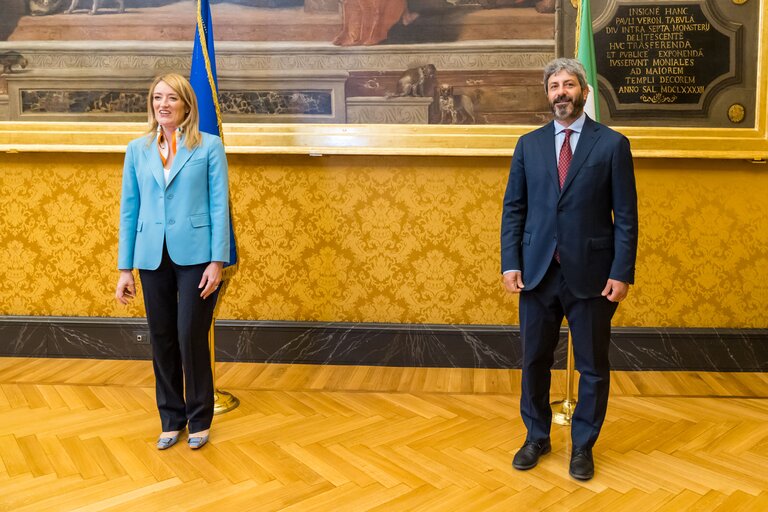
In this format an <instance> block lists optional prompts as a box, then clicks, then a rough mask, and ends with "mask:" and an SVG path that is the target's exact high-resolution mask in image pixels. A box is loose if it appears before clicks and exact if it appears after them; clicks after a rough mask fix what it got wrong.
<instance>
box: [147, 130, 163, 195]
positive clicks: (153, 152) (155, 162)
mask: <svg viewBox="0 0 768 512" xmlns="http://www.w3.org/2000/svg"><path fill="white" fill-rule="evenodd" d="M144 158H146V159H147V162H148V163H149V168H150V169H151V170H152V176H154V177H155V181H156V182H157V184H158V185H159V186H160V188H161V189H164V188H165V176H163V161H162V160H161V159H160V151H159V150H158V149H157V136H155V137H154V138H153V139H152V142H150V144H149V146H147V145H145V146H144Z"/></svg>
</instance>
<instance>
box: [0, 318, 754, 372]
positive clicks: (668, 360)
mask: <svg viewBox="0 0 768 512" xmlns="http://www.w3.org/2000/svg"><path fill="white" fill-rule="evenodd" d="M566 337H567V333H566V331H565V330H563V331H562V332H561V343H560V344H559V346H558V350H557V353H556V356H555V367H558V368H562V367H564V365H565V348H566V344H565V339H566ZM0 356H24V357H84V358H99V359H101V358H104V359H148V358H149V357H150V346H149V344H148V331H147V326H146V323H145V321H144V319H140V318H93V317H69V318H64V317H0ZM521 356H522V351H521V347H520V331H519V329H518V328H517V327H516V326H481V325H417V324H346V323H320V322H280V321H235V320H222V321H219V322H217V324H216V359H217V360H218V361H241V362H268V363H298V364H339V365H371V366H413V367H449V368H519V367H520V362H521ZM611 363H612V366H613V369H615V370H678V371H766V370H768V329H673V328H615V329H614V332H613V339H612V343H611Z"/></svg>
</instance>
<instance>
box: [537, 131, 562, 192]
mask: <svg viewBox="0 0 768 512" xmlns="http://www.w3.org/2000/svg"><path fill="white" fill-rule="evenodd" d="M538 142H539V148H540V150H539V151H540V154H541V155H543V156H544V168H545V169H546V170H547V174H549V178H550V181H551V182H552V186H553V187H555V192H558V193H559V189H560V183H559V182H558V177H557V162H556V161H555V158H556V156H557V155H556V154H555V127H554V121H550V122H549V123H547V124H545V125H544V127H543V129H542V131H541V135H540V136H539V141H538Z"/></svg>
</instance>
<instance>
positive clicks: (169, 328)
mask: <svg viewBox="0 0 768 512" xmlns="http://www.w3.org/2000/svg"><path fill="white" fill-rule="evenodd" d="M207 266H208V264H207V263H203V264H200V265H177V264H175V263H174V262H173V261H172V260H171V257H170V256H169V255H168V251H167V249H166V248H165V247H164V248H163V259H162V262H161V263H160V266H159V267H158V268H157V269H156V270H139V275H140V277H141V284H142V289H143V293H144V305H145V307H146V309H147V322H148V323H149V337H150V342H151V343H152V365H153V367H154V370H155V391H156V395H157V408H158V410H159V411H160V421H161V423H162V429H163V431H169V430H182V429H183V428H184V427H185V426H187V425H189V431H190V432H199V431H201V430H206V429H208V428H210V426H211V421H212V419H213V371H212V370H211V357H210V350H209V348H208V330H209V329H210V327H211V321H212V320H213V309H214V307H215V306H216V299H217V298H218V295H219V291H218V290H216V291H215V292H214V293H213V294H212V295H210V296H208V298H207V299H205V300H203V299H202V298H200V292H201V291H202V290H201V289H199V288H198V285H199V284H200V279H202V276H203V271H204V270H205V268H206V267H207ZM185 391H186V393H185Z"/></svg>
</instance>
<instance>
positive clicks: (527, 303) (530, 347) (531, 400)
mask: <svg viewBox="0 0 768 512" xmlns="http://www.w3.org/2000/svg"><path fill="white" fill-rule="evenodd" d="M617 306H618V303H616V302H611V301H609V300H608V299H606V298H605V297H602V296H600V297H593V298H588V299H579V298H577V297H575V296H574V295H573V294H572V293H571V291H570V290H569V289H568V284H567V283H566V281H565V279H564V278H563V273H562V271H561V269H560V264H559V263H557V261H555V260H554V259H553V260H552V263H551V264H550V266H549V268H548V269H547V272H546V274H545V275H544V278H543V279H542V281H541V283H539V285H538V286H536V287H535V288H534V289H532V290H528V291H523V292H521V293H520V337H521V338H522V342H523V377H522V396H521V398H520V413H521V416H522V418H523V423H525V426H526V428H527V429H528V436H527V439H528V440H529V441H539V440H541V439H544V438H546V437H548V436H549V431H550V427H551V425H552V409H551V406H550V397H549V390H550V383H551V373H550V369H551V367H552V364H553V362H554V353H555V348H556V347H557V343H558V340H559V337H560V327H561V325H562V322H563V317H564V316H565V317H566V318H567V319H568V325H569V328H570V331H571V334H572V337H573V352H574V359H575V362H576V369H577V370H578V371H579V374H580V378H579V395H578V404H577V405H576V410H575V411H574V413H573V418H572V421H571V439H572V442H573V446H574V447H579V448H581V447H584V448H591V447H592V446H593V445H594V444H595V441H597V436H598V435H599V433H600V428H601V427H602V425H603V421H604V420H605V414H606V410H607V408H608V393H609V390H610V364H609V361H608V349H609V346H610V340H611V318H613V314H614V313H615V312H616V307H617Z"/></svg>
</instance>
